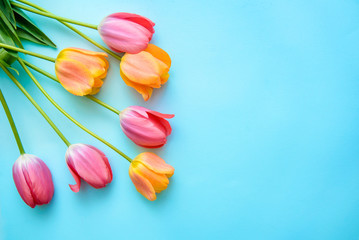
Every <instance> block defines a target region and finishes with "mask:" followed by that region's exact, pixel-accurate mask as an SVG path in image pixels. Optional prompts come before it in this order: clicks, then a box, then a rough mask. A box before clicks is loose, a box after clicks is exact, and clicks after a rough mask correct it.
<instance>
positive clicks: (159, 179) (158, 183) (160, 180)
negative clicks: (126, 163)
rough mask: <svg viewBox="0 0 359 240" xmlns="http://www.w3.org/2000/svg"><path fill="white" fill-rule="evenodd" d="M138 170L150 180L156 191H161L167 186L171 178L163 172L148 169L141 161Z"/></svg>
mask: <svg viewBox="0 0 359 240" xmlns="http://www.w3.org/2000/svg"><path fill="white" fill-rule="evenodd" d="M136 171H137V172H139V173H141V176H143V177H144V178H146V179H147V180H148V181H150V183H151V184H152V187H153V188H154V189H155V192H156V193H159V192H161V191H163V190H165V189H166V188H167V186H168V183H169V180H168V178H167V176H166V175H164V174H161V173H155V172H153V171H152V170H150V169H148V168H147V167H146V166H145V165H143V164H142V163H139V164H138V165H137V167H136Z"/></svg>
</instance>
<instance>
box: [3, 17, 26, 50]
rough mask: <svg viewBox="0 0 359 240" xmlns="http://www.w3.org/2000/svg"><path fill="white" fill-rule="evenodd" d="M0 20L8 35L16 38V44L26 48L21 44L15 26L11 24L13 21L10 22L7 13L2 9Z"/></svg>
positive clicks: (13, 38)
mask: <svg viewBox="0 0 359 240" xmlns="http://www.w3.org/2000/svg"><path fill="white" fill-rule="evenodd" d="M0 21H1V23H2V28H3V30H5V31H6V32H7V34H8V36H10V37H11V38H12V40H14V42H15V43H16V45H18V46H19V47H21V48H24V47H23V46H22V44H21V41H20V38H19V37H18V36H17V34H16V32H15V29H14V27H13V26H12V25H11V23H10V22H9V20H8V19H7V18H6V16H5V14H4V13H3V12H2V11H0Z"/></svg>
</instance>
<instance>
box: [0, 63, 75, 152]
mask: <svg viewBox="0 0 359 240" xmlns="http://www.w3.org/2000/svg"><path fill="white" fill-rule="evenodd" d="M0 67H1V68H2V69H3V70H4V72H5V73H6V74H7V75H8V76H9V77H10V79H11V80H12V81H13V82H14V83H15V85H16V86H17V87H18V88H19V89H20V90H21V92H22V93H23V94H24V95H25V96H26V97H27V98H28V99H29V100H30V102H31V103H32V104H33V105H34V106H35V108H36V109H37V110H38V111H39V112H40V113H41V115H42V116H43V117H44V118H45V120H46V121H47V122H48V123H49V124H50V126H51V127H52V128H53V129H54V130H55V132H56V133H57V135H59V137H60V138H61V139H62V141H64V143H65V144H66V145H67V146H70V145H71V143H70V142H69V141H68V140H67V139H66V138H65V136H64V135H63V134H62V132H61V131H60V130H59V129H58V128H57V127H56V125H55V124H54V122H53V121H52V120H51V119H50V118H49V116H47V114H46V113H45V112H44V110H42V108H41V107H40V106H39V104H38V103H37V102H36V101H35V100H34V99H33V98H32V97H31V95H30V94H29V93H28V92H27V91H26V90H25V88H24V87H23V86H22V85H21V83H20V82H19V81H18V80H17V79H16V78H15V77H14V75H12V74H11V73H10V72H9V70H8V69H7V68H6V67H5V66H3V65H1V64H0Z"/></svg>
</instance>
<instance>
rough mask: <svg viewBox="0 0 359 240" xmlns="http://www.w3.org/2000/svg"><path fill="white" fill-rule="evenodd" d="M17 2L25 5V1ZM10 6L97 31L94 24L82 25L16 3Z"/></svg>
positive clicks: (81, 23) (82, 23)
mask: <svg viewBox="0 0 359 240" xmlns="http://www.w3.org/2000/svg"><path fill="white" fill-rule="evenodd" d="M19 2H24V3H26V2H27V1H19ZM11 5H13V6H15V7H18V8H21V9H24V10H26V11H29V12H33V13H36V14H39V15H42V16H44V17H48V18H53V19H56V20H59V21H64V22H68V23H73V24H76V25H80V26H83V27H88V28H93V29H96V30H97V25H94V24H89V23H84V22H80V21H76V20H72V19H69V18H64V17H60V16H56V15H54V14H52V13H47V12H43V11H39V10H36V9H33V8H30V7H27V6H25V5H22V4H19V3H17V2H11Z"/></svg>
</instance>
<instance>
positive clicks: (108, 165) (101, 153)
mask: <svg viewBox="0 0 359 240" xmlns="http://www.w3.org/2000/svg"><path fill="white" fill-rule="evenodd" d="M86 146H88V147H89V148H91V149H93V150H94V151H96V152H97V153H98V154H99V155H100V156H101V157H102V160H103V162H104V163H105V165H106V167H107V170H108V172H109V174H108V178H107V182H111V181H112V177H113V176H112V169H111V165H110V162H109V161H108V158H107V157H106V155H105V154H104V153H103V152H102V151H101V150H100V149H98V148H96V147H94V146H92V145H88V144H86Z"/></svg>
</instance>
